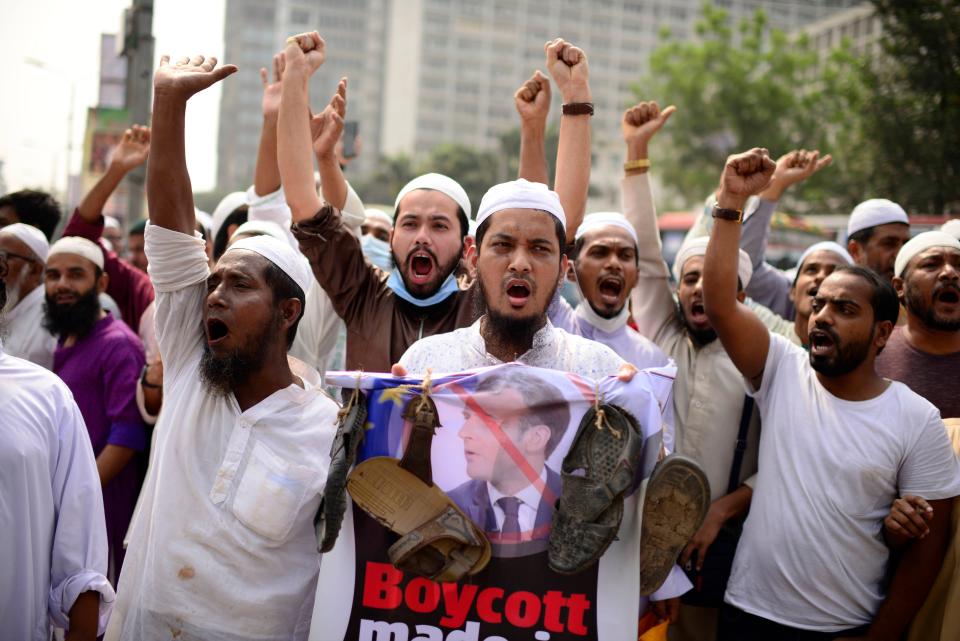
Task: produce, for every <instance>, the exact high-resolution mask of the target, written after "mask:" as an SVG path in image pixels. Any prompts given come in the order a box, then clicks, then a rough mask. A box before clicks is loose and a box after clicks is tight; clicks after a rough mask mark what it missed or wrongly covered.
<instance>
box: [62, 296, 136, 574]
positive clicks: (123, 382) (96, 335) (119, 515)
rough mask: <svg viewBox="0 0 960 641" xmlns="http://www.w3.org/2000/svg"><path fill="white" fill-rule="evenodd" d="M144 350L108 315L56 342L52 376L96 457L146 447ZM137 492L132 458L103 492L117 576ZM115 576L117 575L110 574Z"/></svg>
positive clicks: (134, 337) (132, 335) (128, 329)
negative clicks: (76, 412) (76, 411)
mask: <svg viewBox="0 0 960 641" xmlns="http://www.w3.org/2000/svg"><path fill="white" fill-rule="evenodd" d="M143 364H144V354H143V344H142V343H141V342H140V339H139V338H138V337H137V335H136V334H134V333H133V332H132V331H131V330H130V328H129V327H127V325H126V324H125V323H123V322H121V321H118V320H116V319H114V318H113V316H111V315H110V314H109V313H108V314H107V315H106V316H105V317H103V318H101V319H100V320H99V321H97V322H96V324H95V325H94V326H93V329H91V330H90V332H89V333H88V334H87V335H86V336H84V337H83V338H81V339H79V340H78V341H77V342H76V343H75V344H74V345H73V346H72V347H64V346H63V343H62V341H60V342H58V344H57V349H56V351H55V352H54V354H53V371H54V372H55V373H56V374H57V375H58V376H59V377H60V378H61V379H63V382H65V383H66V384H67V387H69V388H70V391H71V392H73V397H74V399H75V400H76V401H77V405H78V406H79V407H80V413H81V414H83V420H84V422H85V423H86V424H87V433H88V434H89V435H90V442H91V444H92V445H93V454H94V456H99V455H100V452H101V451H103V448H104V447H106V446H107V445H108V444H109V445H120V446H123V447H129V448H131V449H134V450H144V449H146V447H147V428H146V426H145V425H144V423H143V419H142V418H141V417H140V411H139V410H138V409H137V398H136V396H137V379H138V378H139V376H140V371H141V370H142V369H143ZM139 491H140V474H139V470H138V465H137V460H136V458H134V459H132V460H131V461H130V463H128V464H127V466H126V467H124V468H123V470H121V471H120V473H119V474H118V475H117V476H116V477H114V478H113V480H111V481H110V482H109V483H108V484H107V485H106V487H104V488H103V507H104V512H105V514H106V520H107V539H108V542H109V544H110V555H111V560H112V561H113V564H112V569H114V570H115V572H116V573H119V569H120V563H121V562H122V559H123V537H124V535H125V534H126V531H127V526H128V525H129V523H130V518H131V516H133V508H134V506H135V505H136V502H137V494H138V493H139ZM114 576H117V574H114Z"/></svg>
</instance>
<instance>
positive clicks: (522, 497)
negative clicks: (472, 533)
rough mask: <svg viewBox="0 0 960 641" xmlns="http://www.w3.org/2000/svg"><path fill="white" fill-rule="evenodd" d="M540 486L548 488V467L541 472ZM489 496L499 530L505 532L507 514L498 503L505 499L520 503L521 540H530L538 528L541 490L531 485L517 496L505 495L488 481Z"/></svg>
mask: <svg viewBox="0 0 960 641" xmlns="http://www.w3.org/2000/svg"><path fill="white" fill-rule="evenodd" d="M540 484H541V487H546V485H547V468H546V467H544V468H543V469H542V470H540ZM487 494H488V495H489V496H490V505H492V506H493V516H494V518H495V519H496V520H497V529H498V530H503V522H504V520H506V518H507V517H506V514H504V512H503V507H502V506H501V505H500V503H498V501H499V500H500V499H502V498H505V497H514V498H516V499H518V500H519V501H520V509H519V510H518V514H517V520H518V521H519V523H520V532H521V538H522V537H523V536H524V535H525V536H527V537H528V538H529V536H530V534H531V533H532V532H533V529H534V527H535V526H536V521H537V510H538V509H539V508H540V501H541V500H542V498H543V496H542V495H541V493H540V490H538V489H537V486H535V485H534V484H533V483H530V484H529V485H527V486H526V487H525V488H523V489H522V490H520V491H519V492H517V493H516V494H504V493H503V492H501V491H500V490H498V489H497V488H496V487H495V486H494V485H493V484H492V483H490V482H489V481H487Z"/></svg>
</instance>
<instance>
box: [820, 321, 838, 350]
mask: <svg viewBox="0 0 960 641" xmlns="http://www.w3.org/2000/svg"><path fill="white" fill-rule="evenodd" d="M813 329H814V331H818V332H823V333H824V334H826V335H827V336H829V337H830V340H832V341H833V344H834V345H836V346H837V347H838V348H839V347H840V336H839V335H837V332H835V331H834V330H833V328H832V327H830V326H829V325H821V324H820V323H814V325H813Z"/></svg>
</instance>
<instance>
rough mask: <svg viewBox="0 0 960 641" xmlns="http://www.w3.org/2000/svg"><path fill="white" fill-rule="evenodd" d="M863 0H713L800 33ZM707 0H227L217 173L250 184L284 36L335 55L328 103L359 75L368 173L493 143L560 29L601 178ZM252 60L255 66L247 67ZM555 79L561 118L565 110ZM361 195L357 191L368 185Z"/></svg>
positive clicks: (320, 97)
mask: <svg viewBox="0 0 960 641" xmlns="http://www.w3.org/2000/svg"><path fill="white" fill-rule="evenodd" d="M858 1H859V0H805V1H801V0H796V1H794V0H779V1H778V0H717V2H716V4H717V5H719V6H722V7H723V8H724V9H726V10H727V11H728V12H729V13H730V14H731V17H732V18H733V19H734V20H739V19H741V18H744V17H748V16H750V15H752V14H753V12H754V11H756V9H758V8H763V9H765V10H766V12H767V16H768V18H769V21H770V24H771V25H772V26H774V27H777V28H780V29H783V30H786V31H793V30H795V29H797V28H799V27H801V26H803V25H805V24H808V23H811V22H814V21H817V20H820V19H823V18H824V17H826V16H829V15H831V14H833V13H835V12H837V11H839V10H842V9H844V8H847V7H849V6H852V5H854V4H857V2H858ZM701 6H702V5H701V0H594V1H591V2H580V1H577V0H350V1H347V2H336V3H333V2H329V1H322V0H313V2H309V1H307V0H275V1H274V2H266V1H265V0H227V18H226V30H225V32H226V51H225V58H226V60H227V61H231V62H237V63H238V64H239V65H240V67H241V72H240V73H241V74H244V73H245V75H243V76H242V77H241V78H240V79H238V80H237V81H233V80H232V81H231V82H227V83H224V89H223V98H222V102H221V117H220V143H219V152H220V159H219V174H218V176H219V181H218V184H219V186H220V188H221V189H223V188H239V187H241V186H242V185H245V184H249V182H250V180H251V179H252V176H253V163H254V158H255V154H256V150H257V139H258V136H259V131H260V126H259V125H260V111H259V104H260V95H261V87H260V81H259V78H258V77H257V74H256V71H257V70H258V69H259V67H260V66H263V65H265V64H267V63H268V62H269V60H270V56H271V55H272V53H273V52H274V51H276V50H277V49H279V47H280V46H281V44H282V43H283V42H284V39H285V38H286V36H287V35H289V34H291V33H295V32H299V31H305V30H308V29H313V28H315V29H317V30H318V31H320V33H321V34H322V35H323V36H324V38H325V40H326V42H327V48H328V55H327V62H326V63H325V64H324V66H323V67H321V69H320V70H319V71H318V76H319V77H318V78H317V80H315V81H314V82H313V83H312V91H313V94H312V104H313V105H314V109H315V110H318V109H321V108H322V107H323V106H324V104H325V103H326V101H327V99H328V97H329V95H330V94H331V92H332V91H333V89H334V88H335V85H336V82H337V80H338V79H339V77H340V76H341V75H347V76H350V87H349V90H348V103H349V104H348V112H349V113H348V116H347V118H348V120H350V119H356V120H358V121H359V126H360V134H361V137H362V139H363V153H362V154H361V157H360V160H361V162H359V163H358V166H357V167H351V172H356V173H361V172H362V171H364V170H366V169H368V168H369V167H371V166H372V163H374V162H376V158H377V157H378V156H379V155H380V154H385V155H393V154H399V153H403V154H407V155H411V156H421V155H423V154H425V153H427V152H429V151H430V150H431V149H432V148H433V147H435V146H436V145H438V144H440V143H444V142H457V143H462V144H466V145H470V146H473V147H476V148H479V149H496V148H497V147H498V144H499V135H500V134H501V133H503V132H504V131H507V130H510V129H513V128H515V127H517V126H518V124H519V120H518V117H517V115H516V112H515V110H514V107H513V93H514V91H516V89H517V87H519V86H520V84H521V83H522V82H523V81H524V80H526V79H527V78H528V77H529V76H530V75H531V74H532V73H533V71H534V70H536V69H541V70H543V71H544V72H545V71H546V69H544V53H543V45H544V43H545V42H546V41H547V40H549V39H551V38H554V37H557V36H561V37H563V38H565V39H567V40H569V41H571V42H573V43H575V44H577V45H578V46H581V47H583V49H584V50H585V51H586V52H587V56H588V59H589V65H590V84H591V88H592V90H593V100H594V105H595V116H594V126H593V136H594V151H595V163H594V176H595V178H596V180H598V181H599V180H609V179H613V176H617V175H619V166H620V162H621V161H622V150H621V148H620V147H621V146H620V144H619V141H620V138H619V135H620V134H619V124H618V123H619V117H620V114H621V113H622V111H623V110H624V109H625V108H626V107H627V106H629V104H631V103H632V102H633V100H634V94H633V91H632V88H633V85H634V84H635V83H636V82H637V81H639V80H640V79H641V77H642V75H643V74H644V73H645V72H646V69H647V58H648V56H649V54H650V53H651V52H652V51H653V50H654V49H655V48H656V46H657V45H658V44H659V42H660V39H659V33H660V30H661V29H662V28H664V27H667V28H669V30H670V31H671V33H672V34H673V35H674V36H675V37H678V38H693V37H694V25H695V23H696V21H697V19H698V18H699V16H700V14H701ZM244 70H247V71H246V72H245V71H244ZM559 102H560V97H559V95H558V92H556V91H554V103H555V104H554V108H553V110H552V118H554V119H556V118H558V117H559V111H560V110H559ZM361 196H362V194H361Z"/></svg>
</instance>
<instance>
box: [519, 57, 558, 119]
mask: <svg viewBox="0 0 960 641" xmlns="http://www.w3.org/2000/svg"><path fill="white" fill-rule="evenodd" d="M513 104H514V106H515V107H516V108H517V113H519V114H520V119H521V120H524V121H534V122H540V123H546V121H547V114H548V113H549V112H550V81H549V80H548V79H547V77H546V76H545V75H543V74H542V73H540V70H539V69H538V70H537V72H536V73H534V74H533V75H532V76H531V77H530V79H529V80H527V81H526V82H525V83H523V85H522V86H521V87H520V88H519V89H517V91H516V93H515V94H513Z"/></svg>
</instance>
